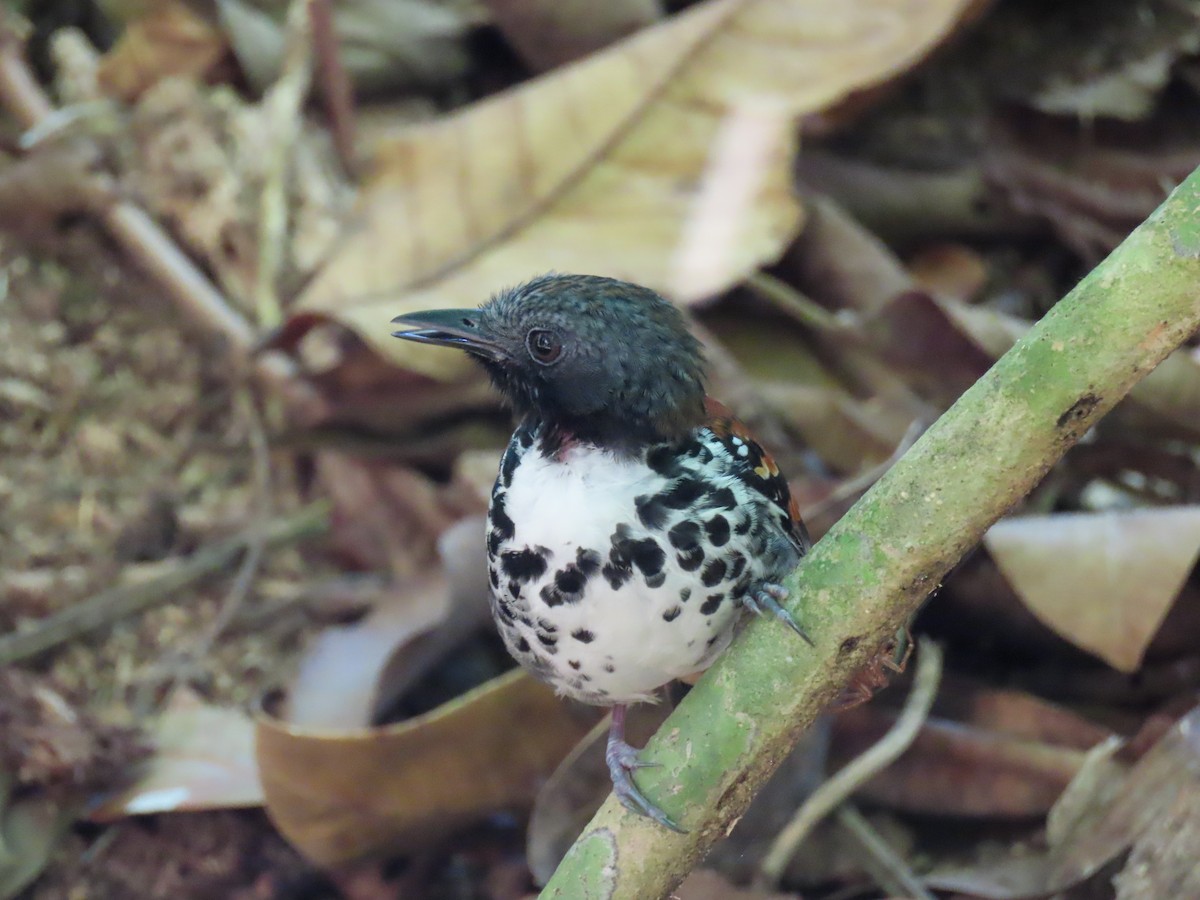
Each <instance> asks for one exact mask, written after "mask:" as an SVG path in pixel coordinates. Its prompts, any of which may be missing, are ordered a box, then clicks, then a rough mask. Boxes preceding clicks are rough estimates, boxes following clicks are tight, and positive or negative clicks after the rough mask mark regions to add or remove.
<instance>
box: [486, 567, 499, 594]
mask: <svg viewBox="0 0 1200 900" xmlns="http://www.w3.org/2000/svg"><path fill="white" fill-rule="evenodd" d="M488 581H490V582H491V583H492V589H493V590H494V589H495V588H498V587H500V573H499V572H497V571H496V570H495V569H493V568H492V567H491V566H489V567H488Z"/></svg>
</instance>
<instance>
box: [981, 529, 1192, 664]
mask: <svg viewBox="0 0 1200 900" xmlns="http://www.w3.org/2000/svg"><path fill="white" fill-rule="evenodd" d="M984 543H985V544H986V545H987V548H988V551H989V552H990V553H991V555H992V558H993V559H995V561H996V565H997V566H999V567H1000V570H1001V571H1002V572H1003V573H1004V575H1005V577H1006V578H1007V579H1008V581H1009V583H1010V584H1011V585H1012V586H1013V588H1014V589H1015V590H1016V592H1017V593H1018V594H1019V595H1020V597H1021V599H1022V600H1023V601H1024V602H1025V605H1026V606H1028V607H1029V609H1030V610H1032V611H1033V613H1034V614H1035V615H1037V617H1038V618H1039V619H1041V620H1042V621H1043V622H1045V623H1046V624H1047V625H1048V626H1050V628H1052V629H1053V630H1054V631H1056V632H1057V633H1058V634H1059V635H1061V636H1062V637H1064V638H1065V639H1066V640H1068V641H1070V642H1071V643H1073V644H1074V645H1075V646H1077V647H1080V648H1082V649H1084V650H1087V651H1088V652H1090V653H1094V654H1096V655H1097V656H1099V657H1100V658H1101V659H1103V660H1104V661H1105V662H1107V663H1108V664H1109V665H1111V666H1114V667H1115V668H1117V669H1120V670H1121V671H1123V672H1133V671H1136V670H1137V668H1138V666H1139V665H1140V664H1141V661H1142V656H1143V654H1144V653H1145V652H1146V648H1147V647H1148V646H1149V644H1150V641H1151V639H1152V638H1153V637H1154V634H1155V632H1157V631H1158V628H1159V626H1160V625H1161V624H1162V621H1163V618H1164V617H1165V616H1166V614H1167V611H1168V610H1169V609H1170V608H1171V605H1172V603H1173V602H1174V600H1175V598H1176V596H1178V594H1179V591H1180V588H1181V587H1182V586H1183V582H1184V580H1185V579H1186V578H1187V576H1188V573H1189V572H1191V570H1192V567H1193V566H1194V565H1195V562H1196V557H1197V555H1198V554H1200V507H1178V508H1172V509H1143V510H1129V511H1122V512H1103V513H1070V514H1068V513H1058V514H1055V515H1052V516H1024V517H1021V518H1017V519H1006V520H1004V521H1001V522H997V523H996V524H995V525H993V526H992V528H991V529H990V530H989V531H988V533H987V535H986V536H985V537H984Z"/></svg>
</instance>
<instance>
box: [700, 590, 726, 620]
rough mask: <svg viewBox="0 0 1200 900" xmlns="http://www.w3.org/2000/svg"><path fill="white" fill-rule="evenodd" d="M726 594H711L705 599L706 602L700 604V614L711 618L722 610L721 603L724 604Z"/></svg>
mask: <svg viewBox="0 0 1200 900" xmlns="http://www.w3.org/2000/svg"><path fill="white" fill-rule="evenodd" d="M724 600H725V595H724V594H709V595H708V596H707V597H705V598H704V602H703V603H701V604H700V612H702V613H703V614H704V615H706V616H711V615H712V614H713V613H715V612H716V611H717V610H718V609H720V608H721V603H722V602H724Z"/></svg>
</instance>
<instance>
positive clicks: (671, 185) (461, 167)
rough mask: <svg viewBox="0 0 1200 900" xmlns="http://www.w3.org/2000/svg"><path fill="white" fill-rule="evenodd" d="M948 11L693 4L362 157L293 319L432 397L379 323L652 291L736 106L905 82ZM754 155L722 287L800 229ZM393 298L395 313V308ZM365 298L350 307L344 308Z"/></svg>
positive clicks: (787, 191) (780, 104)
mask: <svg viewBox="0 0 1200 900" xmlns="http://www.w3.org/2000/svg"><path fill="white" fill-rule="evenodd" d="M967 5H968V2H967V0H907V2H905V3H904V4H902V5H901V6H900V7H897V6H896V4H895V3H894V2H883V0H853V2H846V3H842V4H839V5H837V6H832V7H831V6H828V5H827V4H823V3H818V2H815V0H788V2H778V0H774V2H765V0H708V2H705V3H701V4H699V5H697V6H693V7H691V8H690V9H688V10H686V11H685V12H683V13H680V14H679V15H677V16H675V17H673V18H672V19H670V20H668V21H667V22H664V23H663V24H661V25H659V26H657V27H654V28H650V29H647V30H645V31H643V32H641V33H639V34H638V35H636V36H634V37H632V38H630V39H628V40H626V41H623V42H621V43H620V44H618V45H615V46H614V47H612V48H610V49H608V50H606V51H604V52H602V53H599V54H596V55H594V56H592V57H589V58H588V59H586V60H583V61H581V62H579V63H575V64H574V65H571V66H569V67H567V68H565V69H562V70H559V71H556V72H555V73H553V75H552V76H549V77H543V78H541V79H538V80H535V81H533V82H531V83H530V84H528V85H526V86H524V87H522V88H521V89H519V90H517V91H514V92H512V93H510V94H507V95H501V96H497V97H493V98H490V99H488V100H485V101H483V102H481V103H478V104H476V105H475V106H473V107H471V108H470V109H467V110H465V111H463V112H461V113H459V114H457V115H454V116H450V117H448V118H446V119H443V120H441V121H439V122H436V123H433V124H430V125H427V126H422V127H418V128H414V129H412V130H411V131H410V132H408V133H406V134H405V135H404V136H403V137H401V138H398V139H397V140H396V141H394V142H393V143H392V144H391V145H388V146H384V147H382V148H381V149H380V151H379V153H378V154H377V159H376V166H375V171H374V174H373V176H372V177H371V179H370V180H369V182H368V183H367V185H366V187H365V189H364V193H363V197H362V203H361V206H360V210H359V212H360V221H359V226H358V228H357V229H356V230H355V231H354V232H353V233H351V234H350V235H349V236H348V237H347V239H346V241H345V242H344V243H343V245H342V246H341V248H340V249H339V250H338V251H337V253H336V254H335V255H334V257H333V258H332V259H331V261H330V262H329V264H328V265H327V266H326V267H325V269H324V270H323V271H322V272H320V273H319V274H318V275H317V277H316V278H315V279H314V281H313V283H312V285H311V286H310V288H309V289H308V291H307V292H306V293H305V295H304V297H303V298H302V300H301V304H300V305H301V308H303V309H305V310H308V311H314V312H322V313H325V314H327V315H331V316H334V317H336V318H338V319H339V320H340V321H342V322H344V323H346V324H348V325H350V326H351V327H353V328H355V329H357V330H358V331H359V332H360V333H361V334H362V335H363V336H364V337H365V338H366V339H367V340H369V341H372V342H374V343H376V345H377V346H378V347H379V349H380V350H381V351H382V352H383V353H384V354H386V355H387V356H388V357H389V358H390V359H392V360H394V361H397V362H400V363H402V364H404V365H405V366H408V367H411V368H415V369H418V370H420V371H423V372H425V373H427V374H431V375H435V376H436V377H439V378H451V377H454V376H455V375H456V374H457V373H459V372H461V371H463V369H464V368H465V366H466V361H465V359H463V358H460V357H459V356H458V355H456V354H447V353H438V352H429V348H422V347H419V346H416V345H413V344H410V343H402V342H398V341H395V340H392V339H391V338H390V337H388V335H387V328H386V323H387V321H388V320H389V319H391V317H392V316H394V315H395V314H397V313H402V312H406V311H412V310H416V309H426V308H430V307H438V306H461V305H463V303H464V302H478V301H481V300H483V299H484V298H486V297H487V296H488V295H489V294H490V293H491V292H493V291H494V290H496V289H497V288H498V287H500V286H503V285H506V284H512V283H515V282H519V281H522V280H524V279H526V278H528V277H530V276H531V275H533V274H537V273H539V272H544V271H546V270H547V269H557V270H560V271H579V272H593V273H597V274H607V275H614V276H618V277H623V278H627V279H630V280H633V281H637V282H640V283H642V284H646V285H648V286H650V287H653V288H656V289H660V290H669V288H670V287H671V285H670V283H669V281H670V276H671V275H672V272H671V261H672V258H673V254H674V252H675V250H676V248H677V246H678V244H679V241H680V239H681V237H682V234H683V228H684V225H685V223H686V222H687V219H688V216H689V214H690V212H691V210H692V207H693V203H694V202H695V199H696V197H697V196H698V195H699V193H700V192H701V190H702V189H703V176H704V174H705V170H706V167H707V164H708V160H709V153H710V148H711V147H712V144H713V140H714V137H715V136H716V134H717V133H718V130H719V129H720V127H721V125H722V122H723V121H724V120H725V119H726V118H727V116H728V115H729V114H731V113H732V112H733V111H734V110H736V109H738V108H739V107H743V106H745V105H746V104H754V105H755V106H756V107H757V108H763V107H764V106H767V107H770V108H772V109H774V110H776V112H777V114H778V115H779V116H783V117H788V118H795V117H798V116H800V115H803V114H805V113H810V112H813V111H815V110H819V109H821V108H824V107H825V106H828V105H829V104H831V103H833V102H836V101H837V100H839V99H841V98H843V97H845V96H846V94H848V93H849V92H851V91H853V90H857V89H860V88H863V87H866V86H868V85H870V84H874V83H878V82H880V81H883V80H886V79H887V78H889V77H891V76H893V75H894V74H896V73H897V72H899V71H901V70H903V69H904V68H906V67H908V66H910V65H912V64H913V63H914V62H915V61H916V60H917V59H918V58H919V57H920V55H921V54H922V53H924V52H925V51H926V50H928V48H929V47H930V46H931V45H932V44H933V43H935V42H936V41H937V40H938V39H940V38H941V37H942V36H943V35H944V34H945V33H946V32H947V31H948V30H949V29H950V28H951V27H952V26H953V25H954V23H955V21H956V20H957V18H958V17H959V16H960V15H961V14H962V12H963V9H964V8H965V7H966V6H967ZM777 133H778V134H779V135H780V140H781V141H782V142H781V143H780V144H779V145H778V146H777V147H775V148H773V150H772V152H771V153H770V154H769V158H770V165H769V166H766V167H764V168H763V169H762V175H761V179H760V180H759V185H758V187H757V188H756V190H755V194H754V196H753V198H752V199H751V202H750V203H749V204H748V205H747V212H746V215H745V217H744V221H742V222H741V223H740V227H739V228H738V229H737V240H736V242H735V243H734V244H733V245H731V246H730V248H729V258H728V259H727V261H726V263H727V264H726V267H725V271H726V273H727V274H726V276H725V281H724V283H714V284H710V285H708V286H707V292H708V293H714V292H716V291H719V290H721V289H723V288H724V287H726V286H728V284H729V283H730V282H731V281H732V280H733V279H735V278H736V277H738V276H739V275H740V274H744V273H745V272H747V271H749V270H750V269H752V268H753V267H755V266H757V265H759V264H761V263H763V262H765V261H767V260H769V259H772V258H773V257H774V256H776V255H777V254H778V253H779V252H780V250H781V249H782V248H783V247H784V246H785V245H786V243H787V242H788V240H790V238H791V237H792V235H793V234H794V233H795V232H796V230H797V228H798V227H799V225H800V220H801V211H800V209H799V207H798V205H797V203H796V201H795V199H794V197H793V194H792V191H791V173H790V168H789V167H790V165H791V157H792V150H793V149H794V148H793V146H792V141H791V138H790V134H789V133H788V132H787V131H786V130H784V129H780V130H778V132H777ZM400 292H403V298H402V299H401V300H400V301H399V302H398V301H397V299H396V297H397V295H398V294H399V293H400ZM364 298H366V299H364Z"/></svg>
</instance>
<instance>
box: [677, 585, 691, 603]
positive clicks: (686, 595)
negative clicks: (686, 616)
mask: <svg viewBox="0 0 1200 900" xmlns="http://www.w3.org/2000/svg"><path fill="white" fill-rule="evenodd" d="M691 597H692V589H691V588H684V589H683V590H681V591H680V592H679V602H680V603H687V602H688V600H690V599H691Z"/></svg>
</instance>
